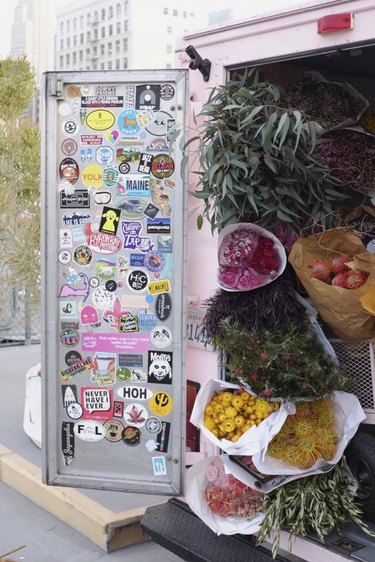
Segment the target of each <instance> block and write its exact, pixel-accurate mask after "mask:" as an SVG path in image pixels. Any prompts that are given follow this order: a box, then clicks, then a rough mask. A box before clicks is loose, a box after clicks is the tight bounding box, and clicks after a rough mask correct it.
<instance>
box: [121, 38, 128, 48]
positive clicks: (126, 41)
mask: <svg viewBox="0 0 375 562" xmlns="http://www.w3.org/2000/svg"><path fill="white" fill-rule="evenodd" d="M122 44H123V46H124V51H127V50H128V38H127V37H125V39H124V40H123V43H122Z"/></svg>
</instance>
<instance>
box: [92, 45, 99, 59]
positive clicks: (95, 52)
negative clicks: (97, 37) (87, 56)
mask: <svg viewBox="0 0 375 562" xmlns="http://www.w3.org/2000/svg"><path fill="white" fill-rule="evenodd" d="M93 53H94V57H97V56H98V47H97V46H96V45H95V47H94V50H93Z"/></svg>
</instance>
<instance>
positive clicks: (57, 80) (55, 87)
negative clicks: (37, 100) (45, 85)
mask: <svg viewBox="0 0 375 562" xmlns="http://www.w3.org/2000/svg"><path fill="white" fill-rule="evenodd" d="M62 84H63V80H62V78H61V76H52V77H51V81H50V87H49V95H50V96H56V97H59V96H62Z"/></svg>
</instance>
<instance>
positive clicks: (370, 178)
mask: <svg viewBox="0 0 375 562" xmlns="http://www.w3.org/2000/svg"><path fill="white" fill-rule="evenodd" d="M322 140H323V142H321V143H319V144H317V145H316V147H315V150H314V156H315V157H316V160H317V161H318V162H320V163H321V164H322V165H323V166H328V167H329V168H330V169H331V173H332V176H333V177H335V178H337V180H339V181H340V182H342V183H343V184H344V185H345V186H347V187H350V188H352V189H355V190H357V191H359V192H361V193H363V194H365V195H367V193H368V192H369V190H372V189H374V188H375V136H372V135H368V134H366V133H361V132H359V131H354V130H350V129H341V130H337V131H332V132H331V133H330V134H329V135H327V136H324V137H322Z"/></svg>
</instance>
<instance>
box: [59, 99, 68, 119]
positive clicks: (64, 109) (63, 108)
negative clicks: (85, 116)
mask: <svg viewBox="0 0 375 562" xmlns="http://www.w3.org/2000/svg"><path fill="white" fill-rule="evenodd" d="M58 111H59V114H60V115H62V116H63V117H66V116H67V115H69V113H70V105H69V104H68V103H64V102H63V103H60V104H59V109H58Z"/></svg>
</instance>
